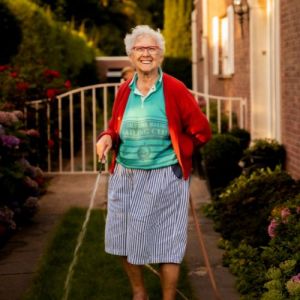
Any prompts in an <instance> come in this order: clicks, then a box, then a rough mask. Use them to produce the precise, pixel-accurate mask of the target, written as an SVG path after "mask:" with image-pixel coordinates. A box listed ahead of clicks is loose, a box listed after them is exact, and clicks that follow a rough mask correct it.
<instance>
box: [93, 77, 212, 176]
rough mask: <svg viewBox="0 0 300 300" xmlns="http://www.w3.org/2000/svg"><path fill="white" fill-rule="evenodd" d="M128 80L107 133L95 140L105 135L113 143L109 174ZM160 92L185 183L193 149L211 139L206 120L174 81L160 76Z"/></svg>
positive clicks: (124, 106)
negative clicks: (163, 99)
mask: <svg viewBox="0 0 300 300" xmlns="http://www.w3.org/2000/svg"><path fill="white" fill-rule="evenodd" d="M129 83H130V80H127V81H126V82H124V83H123V84H122V85H121V86H120V88H119V90H118V93H117V96H116V99H115V101H114V106H113V111H112V118H111V119H110V121H109V125H108V129H107V130H105V131H103V132H102V133H101V134H100V135H99V136H98V138H100V137H101V136H103V135H105V134H109V135H110V136H111V137H112V141H113V150H114V154H113V160H112V164H111V166H110V172H111V173H112V172H113V170H114V167H115V163H116V156H117V153H118V149H119V143H120V137H119V132H120V128H121V124H122V118H123V115H124V112H125V108H126V104H127V101H128V97H129V94H130V91H131V90H130V88H129ZM163 89H164V96H165V105H166V115H167V119H168V127H169V133H170V137H171V141H172V145H173V149H174V151H175V153H176V156H177V159H178V162H179V164H180V166H181V168H182V170H183V177H184V179H188V177H189V174H190V172H191V169H192V154H193V151H194V149H195V147H196V146H202V145H204V144H205V143H206V142H207V141H208V140H209V139H210V138H211V130H210V126H209V123H208V121H207V119H206V116H205V115H204V114H203V113H202V111H201V109H200V108H199V106H198V104H197V102H196V101H195V98H194V97H193V95H192V94H191V93H190V92H189V91H188V89H187V88H186V87H185V85H184V84H183V83H182V82H181V81H179V80H177V79H176V78H174V77H172V76H170V75H168V74H166V73H163Z"/></svg>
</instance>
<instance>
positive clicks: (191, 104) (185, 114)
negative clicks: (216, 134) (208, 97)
mask: <svg viewBox="0 0 300 300" xmlns="http://www.w3.org/2000/svg"><path fill="white" fill-rule="evenodd" d="M178 96H179V97H178V102H177V103H178V104H179V109H180V119H181V122H182V127H183V132H184V133H185V134H187V135H189V136H190V137H191V138H192V141H193V144H194V146H195V147H196V146H202V145H204V144H205V143H207V142H208V141H209V140H210V138H211V135H212V134H211V128H210V124H209V122H208V120H207V118H206V116H205V114H204V113H203V112H202V111H201V109H200V107H199V105H198V103H197V102H196V100H195V98H194V96H193V95H192V94H191V93H190V91H189V90H188V89H187V88H186V87H185V86H184V85H183V84H182V86H181V88H180V93H179V94H178Z"/></svg>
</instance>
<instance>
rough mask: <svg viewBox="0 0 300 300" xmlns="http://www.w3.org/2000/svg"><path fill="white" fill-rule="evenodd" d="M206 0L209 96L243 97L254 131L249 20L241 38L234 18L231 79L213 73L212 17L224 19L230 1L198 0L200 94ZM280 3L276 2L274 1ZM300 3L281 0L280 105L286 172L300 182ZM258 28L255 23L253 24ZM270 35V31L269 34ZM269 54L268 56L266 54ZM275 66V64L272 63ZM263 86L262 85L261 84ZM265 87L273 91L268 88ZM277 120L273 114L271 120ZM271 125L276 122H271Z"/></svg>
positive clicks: (264, 1)
mask: <svg viewBox="0 0 300 300" xmlns="http://www.w3.org/2000/svg"><path fill="white" fill-rule="evenodd" d="M203 1H207V7H208V9H207V10H208V12H207V18H208V22H207V26H208V33H207V39H208V65H209V68H208V69H209V71H208V73H209V74H208V75H209V94H213V95H223V96H242V97H245V98H246V99H247V109H248V114H247V122H246V123H247V124H246V129H248V130H251V118H250V116H251V101H250V100H251V99H250V88H251V78H250V72H251V70H250V49H251V47H250V46H251V45H250V31H249V28H250V26H249V23H250V22H249V20H245V21H244V24H243V25H244V36H243V37H242V36H241V31H240V24H239V21H238V17H237V16H235V24H234V32H235V34H234V36H235V45H234V49H235V55H234V67H235V71H234V74H233V75H232V76H231V77H229V78H222V77H220V76H216V75H213V73H212V18H213V17H214V16H218V17H222V16H224V15H225V14H226V8H227V7H228V6H229V5H231V3H232V1H231V0H198V1H195V3H196V4H195V5H196V8H197V11H198V18H199V19H200V18H201V20H200V21H199V20H198V23H199V32H198V34H199V36H198V52H199V55H198V57H199V63H198V76H199V83H198V87H199V91H200V92H203V90H201V88H203V78H204V74H203V64H204V60H203V59H201V57H202V56H201V53H202V50H201V47H202V44H201V40H202V38H203V30H202V27H203V24H202V23H201V22H202V2H203ZM274 1H277V0H274ZM248 2H249V3H254V2H256V3H257V4H258V5H260V6H262V7H264V8H265V9H266V13H269V12H268V11H267V10H268V7H267V3H270V2H271V1H268V0H257V1H250V0H248ZM299 15H300V1H299V0H281V1H280V26H279V27H280V69H281V72H280V93H281V94H280V96H281V97H280V98H281V99H280V103H281V106H280V108H281V117H280V120H278V122H279V121H281V124H280V125H281V126H280V128H281V142H282V144H283V145H284V146H285V149H286V151H287V164H286V169H287V171H288V172H289V173H290V174H291V175H292V176H293V178H295V179H300V18H299ZM254 26H255V24H254ZM267 34H269V33H268V31H267ZM267 54H268V53H267ZM273 63H274V61H273ZM262 84H263V83H262ZM266 88H267V89H268V88H270V87H268V86H266ZM274 117H276V118H278V116H276V115H272V118H274ZM272 122H276V119H275V120H272Z"/></svg>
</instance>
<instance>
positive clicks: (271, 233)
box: [268, 219, 278, 238]
mask: <svg viewBox="0 0 300 300" xmlns="http://www.w3.org/2000/svg"><path fill="white" fill-rule="evenodd" d="M277 226H278V223H277V222H276V220H275V219H272V220H271V223H270V224H269V226H268V234H269V237H271V238H274V237H275V236H276V233H275V229H276V227H277Z"/></svg>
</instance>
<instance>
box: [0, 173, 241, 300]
mask: <svg viewBox="0 0 300 300" xmlns="http://www.w3.org/2000/svg"><path fill="white" fill-rule="evenodd" d="M95 179H96V175H60V176H55V177H54V178H53V179H51V181H50V185H49V187H48V192H47V194H45V195H44V196H43V197H42V198H41V199H40V211H39V213H38V214H37V215H36V216H35V217H34V219H33V220H32V223H31V224H30V225H28V226H26V227H24V228H22V229H20V230H19V232H17V233H16V234H15V235H14V236H13V237H12V238H11V239H10V240H9V242H8V243H7V244H6V245H5V246H4V247H3V248H1V249H0V300H19V299H21V296H22V294H23V293H24V291H25V290H26V289H27V288H28V287H29V286H30V284H31V282H32V280H33V277H34V274H35V272H36V269H37V266H38V261H39V259H40V258H41V256H42V254H43V253H44V251H45V249H46V246H47V242H48V241H49V239H50V238H51V235H52V233H53V229H54V227H55V225H56V224H57V223H58V222H59V221H60V219H61V216H62V215H63V214H64V213H65V212H66V211H67V210H68V209H69V207H71V206H79V207H87V206H88V204H89V201H90V196H91V194H92V190H93V188H94V184H95ZM106 186H107V176H106V175H104V176H102V177H101V181H100V186H99V188H98V191H97V197H96V202H95V208H103V207H105V199H106ZM191 194H192V197H193V199H194V202H195V204H196V206H197V207H200V206H201V205H202V204H204V203H207V202H209V201H210V197H209V193H208V191H207V188H206V184H205V181H203V180H200V179H198V178H196V177H193V178H192V181H191ZM200 223H201V228H202V231H203V234H204V236H205V243H206V245H207V250H208V253H209V257H210V261H211V265H212V267H213V272H214V274H215V277H216V282H217V285H218V287H219V290H220V293H221V295H222V299H223V300H236V299H239V296H238V294H237V293H236V291H235V289H234V287H233V286H234V278H233V277H232V275H231V274H229V273H228V270H227V269H226V268H223V267H222V266H221V259H222V251H221V250H219V249H218V248H217V240H218V238H219V236H218V234H216V233H215V232H214V231H213V229H212V222H211V221H210V220H208V219H207V218H205V217H203V216H201V215H200ZM186 260H187V263H188V266H189V270H190V272H189V276H190V279H191V283H192V286H193V288H194V290H195V292H196V295H197V300H213V299H214V297H213V294H212V290H211V285H210V283H209V280H208V276H207V272H206V269H205V267H204V263H203V259H202V255H201V253H200V250H199V246H198V241H197V238H196V236H195V230H194V223H193V220H192V218H190V220H189V242H188V247H187V253H186ZM83 300H85V299H83ZM116 300H118V299H116ZM122 300H123V299H122ZM124 300H126V299H124ZM155 300H158V299H155Z"/></svg>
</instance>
